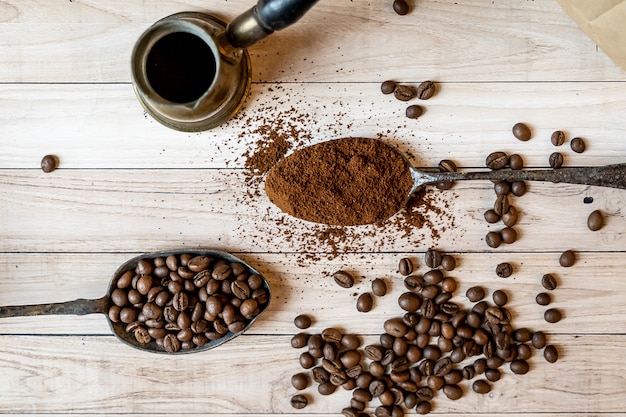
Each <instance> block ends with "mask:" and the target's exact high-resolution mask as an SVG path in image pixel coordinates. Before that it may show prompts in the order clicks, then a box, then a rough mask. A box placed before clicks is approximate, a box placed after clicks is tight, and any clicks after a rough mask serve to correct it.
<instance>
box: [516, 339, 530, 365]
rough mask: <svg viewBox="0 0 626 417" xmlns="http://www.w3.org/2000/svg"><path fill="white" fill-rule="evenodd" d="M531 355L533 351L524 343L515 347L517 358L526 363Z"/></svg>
mask: <svg viewBox="0 0 626 417" xmlns="http://www.w3.org/2000/svg"><path fill="white" fill-rule="evenodd" d="M532 355H533V351H532V349H531V347H530V346H529V345H527V344H526V343H520V344H519V345H517V358H518V359H523V360H525V361H527V360H528V359H530V358H531V356H532Z"/></svg>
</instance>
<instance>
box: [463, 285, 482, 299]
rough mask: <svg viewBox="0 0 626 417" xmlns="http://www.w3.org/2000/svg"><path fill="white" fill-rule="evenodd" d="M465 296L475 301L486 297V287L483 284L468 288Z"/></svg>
mask: <svg viewBox="0 0 626 417" xmlns="http://www.w3.org/2000/svg"><path fill="white" fill-rule="evenodd" d="M465 296H466V297H467V299H468V300H470V301H471V302H473V303H475V302H476V301H480V300H482V299H483V298H485V289H484V288H483V287H481V286H478V285H477V286H474V287H470V288H468V289H467V291H466V292H465Z"/></svg>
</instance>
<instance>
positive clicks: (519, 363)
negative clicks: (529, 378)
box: [510, 359, 530, 375]
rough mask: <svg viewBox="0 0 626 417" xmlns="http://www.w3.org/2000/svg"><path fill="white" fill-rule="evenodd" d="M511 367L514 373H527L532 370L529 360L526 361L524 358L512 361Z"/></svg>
mask: <svg viewBox="0 0 626 417" xmlns="http://www.w3.org/2000/svg"><path fill="white" fill-rule="evenodd" d="M510 368H511V371H512V372H513V373H514V374H518V375H525V374H527V373H528V371H529V370H530V366H529V365H528V362H526V361H525V360H524V359H515V360H514V361H513V362H511V365H510Z"/></svg>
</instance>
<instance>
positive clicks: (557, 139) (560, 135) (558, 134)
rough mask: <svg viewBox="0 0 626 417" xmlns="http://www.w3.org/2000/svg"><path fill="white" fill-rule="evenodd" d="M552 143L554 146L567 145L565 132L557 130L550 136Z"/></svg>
mask: <svg viewBox="0 0 626 417" xmlns="http://www.w3.org/2000/svg"><path fill="white" fill-rule="evenodd" d="M550 142H552V144H553V145H554V146H561V145H563V144H564V143H565V132H563V131H562V130H555V131H554V132H552V135H551V136H550Z"/></svg>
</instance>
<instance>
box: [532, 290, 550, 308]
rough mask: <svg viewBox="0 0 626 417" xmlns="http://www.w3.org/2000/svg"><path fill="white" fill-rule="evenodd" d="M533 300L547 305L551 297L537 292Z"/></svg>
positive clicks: (541, 304)
mask: <svg viewBox="0 0 626 417" xmlns="http://www.w3.org/2000/svg"><path fill="white" fill-rule="evenodd" d="M535 302H536V303H537V304H539V305H540V306H547V305H548V304H550V303H551V302H552V297H550V294H548V293H545V292H542V293H539V294H537V296H536V297H535Z"/></svg>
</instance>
